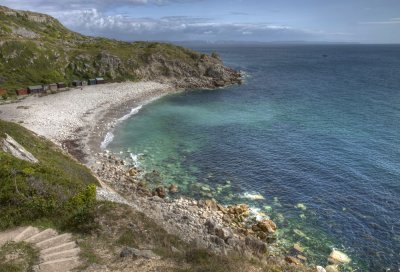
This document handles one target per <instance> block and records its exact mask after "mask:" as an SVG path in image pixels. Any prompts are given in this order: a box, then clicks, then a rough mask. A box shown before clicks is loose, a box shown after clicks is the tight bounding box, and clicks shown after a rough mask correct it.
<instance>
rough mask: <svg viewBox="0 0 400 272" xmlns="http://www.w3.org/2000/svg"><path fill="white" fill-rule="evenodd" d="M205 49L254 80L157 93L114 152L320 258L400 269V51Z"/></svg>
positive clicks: (119, 136) (118, 135)
mask: <svg viewBox="0 0 400 272" xmlns="http://www.w3.org/2000/svg"><path fill="white" fill-rule="evenodd" d="M196 49H197V50H200V51H203V52H210V51H212V50H216V51H218V52H219V53H220V55H221V56H222V57H223V59H224V60H225V62H226V64H227V65H229V66H231V67H234V68H236V69H240V70H243V71H245V72H246V73H247V74H248V76H247V79H246V83H245V84H244V85H242V86H232V87H229V88H226V89H220V90H193V91H191V92H186V93H182V94H177V95H171V96H167V97H164V98H162V99H160V100H158V101H155V102H154V103H152V104H149V105H147V106H145V107H143V108H142V109H141V110H140V112H139V113H138V114H136V115H134V116H133V117H131V118H130V119H128V120H127V121H125V122H123V123H121V124H120V125H119V127H118V128H117V129H116V131H115V132H114V134H115V138H114V141H113V142H112V143H111V144H110V146H109V149H111V150H112V151H114V152H120V151H122V152H124V154H128V153H127V152H132V153H134V154H141V155H140V156H139V157H140V163H141V164H142V166H143V167H144V168H145V169H147V170H149V171H151V170H157V171H160V172H161V174H162V177H163V181H164V183H165V184H169V183H172V182H173V183H176V184H178V185H179V187H180V189H181V191H182V193H184V194H185V195H190V196H193V197H210V196H213V197H215V198H216V199H218V200H219V201H222V202H223V203H226V204H229V203H235V202H236V203H237V202H246V203H248V204H249V205H251V207H253V210H254V211H255V212H261V214H259V215H263V214H262V213H265V214H266V215H267V216H270V217H271V218H272V219H273V220H275V221H276V222H277V223H278V226H279V228H280V231H279V233H278V236H279V239H278V242H279V243H281V244H282V245H283V246H287V247H288V248H290V247H291V246H292V245H293V243H295V242H300V243H301V244H302V245H303V246H304V247H305V248H306V251H305V253H304V255H306V256H307V257H308V259H309V260H310V261H311V262H314V263H318V264H322V265H324V264H325V263H326V257H327V256H328V255H329V253H330V251H331V249H332V248H337V249H339V250H341V251H344V252H346V253H347V254H348V255H349V256H350V257H351V258H352V260H353V261H352V263H351V265H350V266H351V267H352V268H353V269H355V270H357V271H385V270H386V269H391V270H390V271H397V270H398V269H399V267H400V255H399V254H400V121H399V120H400V119H399V117H400V47H399V46H361V45H360V46H355V45H341V46H336V45H335V46H333V45H325V46H310V45H308V46H265V47H217V48H196ZM255 198H257V199H255ZM260 198H262V199H260Z"/></svg>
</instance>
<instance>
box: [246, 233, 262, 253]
mask: <svg viewBox="0 0 400 272" xmlns="http://www.w3.org/2000/svg"><path fill="white" fill-rule="evenodd" d="M245 244H246V246H247V247H249V248H250V249H251V250H252V251H254V252H257V253H262V254H264V253H266V252H267V251H268V246H267V244H266V243H264V242H263V241H260V240H259V239H257V238H254V237H251V236H247V237H246V239H245Z"/></svg>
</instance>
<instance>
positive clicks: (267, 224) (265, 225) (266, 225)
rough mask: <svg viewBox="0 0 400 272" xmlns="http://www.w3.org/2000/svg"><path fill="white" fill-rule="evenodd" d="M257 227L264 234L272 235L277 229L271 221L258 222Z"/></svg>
mask: <svg viewBox="0 0 400 272" xmlns="http://www.w3.org/2000/svg"><path fill="white" fill-rule="evenodd" d="M257 226H258V227H259V228H260V229H261V230H262V231H264V232H266V233H274V232H275V231H276V229H277V227H276V224H275V222H274V221H272V220H262V221H259V222H258V223H257Z"/></svg>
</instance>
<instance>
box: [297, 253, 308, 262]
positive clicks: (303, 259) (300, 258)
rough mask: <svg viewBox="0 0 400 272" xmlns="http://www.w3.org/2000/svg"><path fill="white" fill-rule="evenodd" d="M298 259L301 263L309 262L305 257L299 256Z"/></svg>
mask: <svg viewBox="0 0 400 272" xmlns="http://www.w3.org/2000/svg"><path fill="white" fill-rule="evenodd" d="M296 258H297V259H299V260H300V261H303V262H306V261H307V257H305V256H303V255H297V256H296Z"/></svg>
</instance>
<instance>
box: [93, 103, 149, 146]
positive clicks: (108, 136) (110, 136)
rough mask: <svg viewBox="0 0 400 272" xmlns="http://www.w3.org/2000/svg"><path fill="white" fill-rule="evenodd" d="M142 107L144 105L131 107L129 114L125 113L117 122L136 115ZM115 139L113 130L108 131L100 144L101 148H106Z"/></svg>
mask: <svg viewBox="0 0 400 272" xmlns="http://www.w3.org/2000/svg"><path fill="white" fill-rule="evenodd" d="M141 109H142V105H140V106H138V107H136V108H133V109H131V111H130V112H129V113H128V114H125V115H124V116H122V117H121V118H119V119H118V120H117V122H116V123H119V122H122V121H125V120H127V119H128V118H129V117H131V116H132V115H135V114H136V113H138V112H139V111H140V110H141ZM113 140H114V134H113V133H112V131H110V132H107V134H106V136H105V137H104V140H103V141H102V142H101V144H100V148H101V149H106V148H107V146H108V145H109V144H110V143H111V142H112V141H113Z"/></svg>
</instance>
